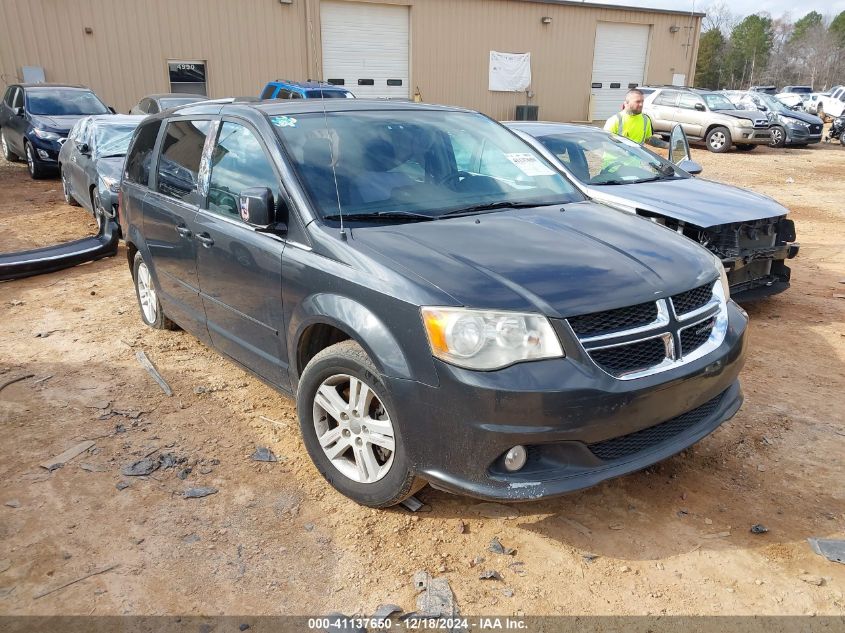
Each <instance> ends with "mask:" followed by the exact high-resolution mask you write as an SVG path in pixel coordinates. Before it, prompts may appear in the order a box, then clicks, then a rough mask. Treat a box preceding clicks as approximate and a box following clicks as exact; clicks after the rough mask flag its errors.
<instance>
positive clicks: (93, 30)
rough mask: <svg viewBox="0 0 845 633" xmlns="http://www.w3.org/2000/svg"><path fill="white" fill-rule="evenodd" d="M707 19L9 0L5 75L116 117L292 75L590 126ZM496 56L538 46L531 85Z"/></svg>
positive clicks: (646, 80) (315, 0) (660, 76)
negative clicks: (526, 110)
mask: <svg viewBox="0 0 845 633" xmlns="http://www.w3.org/2000/svg"><path fill="white" fill-rule="evenodd" d="M702 16H703V14H700V13H690V12H686V13H684V12H679V11H662V10H648V9H630V8H624V7H618V6H611V5H598V4H582V3H581V2H568V1H558V0H369V1H367V2H358V1H351V0H0V78H2V79H3V80H4V82H5V83H6V84H9V83H13V82H15V81H20V80H23V79H24V75H25V74H26V75H30V74H32V73H35V74H36V75H38V74H40V73H42V72H43V75H44V77H45V78H46V80H47V81H50V82H61V83H79V84H85V85H88V86H90V87H91V88H93V89H94V90H95V91H96V92H97V93H98V94H99V95H100V96H101V97H102V98H103V99H104V100H105V101H106V103H108V104H109V105H112V106H114V107H115V108H116V109H117V110H118V111H122V112H126V111H128V110H129V108H130V107H132V105H134V104H135V103H137V102H138V100H139V99H140V98H141V97H142V96H144V95H147V94H151V93H161V92H171V91H173V92H176V91H179V92H183V91H189V92H201V93H205V94H208V95H209V96H211V97H224V96H234V95H255V96H257V95H258V94H259V93H260V91H261V88H262V87H263V85H264V84H265V83H266V82H267V81H268V80H271V79H277V78H286V79H291V80H305V79H322V80H330V81H332V82H333V83H337V84H343V85H344V86H345V87H347V88H348V89H350V90H352V92H354V93H355V94H356V95H358V96H360V97H366V96H379V97H393V98H414V97H415V96H416V97H417V98H421V99H422V100H424V101H427V102H432V103H445V104H452V105H460V106H464V107H469V108H474V109H477V110H481V111H482V112H485V113H487V114H489V115H491V116H493V117H495V118H498V119H509V118H514V116H515V111H516V106H518V105H526V104H531V105H536V106H538V107H539V116H540V118H541V119H547V120H559V121H583V120H596V119H603V118H606V117H608V116H610V115H611V114H612V113H613V112H616V111H618V109H619V107H620V104H621V102H622V96H623V95H624V93H625V91H626V90H627V89H628V87H629V86H632V85H636V84H670V83H675V84H685V83H689V81H690V78H691V77H693V76H694V74H695V58H696V53H697V48H698V35H699V31H700V21H701V18H702ZM492 51H497V52H502V53H530V73H531V83H530V86H529V87H528V89H527V90H525V91H521V92H500V91H491V90H490V87H491V86H490V83H489V78H490V66H491V52H492ZM25 69H26V70H25Z"/></svg>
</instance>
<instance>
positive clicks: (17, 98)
mask: <svg viewBox="0 0 845 633" xmlns="http://www.w3.org/2000/svg"><path fill="white" fill-rule="evenodd" d="M12 107H13V108H22V107H23V90H21V89H20V88H16V89H15V93H14V96H13V97H12Z"/></svg>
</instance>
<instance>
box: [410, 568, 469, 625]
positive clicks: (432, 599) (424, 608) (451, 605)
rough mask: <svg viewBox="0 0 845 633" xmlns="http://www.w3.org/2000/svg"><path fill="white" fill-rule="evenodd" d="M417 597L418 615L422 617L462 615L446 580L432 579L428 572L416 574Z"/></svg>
mask: <svg viewBox="0 0 845 633" xmlns="http://www.w3.org/2000/svg"><path fill="white" fill-rule="evenodd" d="M414 587H415V588H416V590H417V592H419V593H420V595H419V596H417V614H418V615H420V616H422V617H432V618H442V617H446V618H448V617H452V616H456V615H460V612H459V611H458V606H457V604H456V603H455V594H454V593H452V588H451V587H450V586H449V581H448V580H446V579H445V578H432V577H431V575H430V574H429V573H428V572H427V571H418V572H417V573H415V574H414Z"/></svg>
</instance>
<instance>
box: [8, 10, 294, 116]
mask: <svg viewBox="0 0 845 633" xmlns="http://www.w3.org/2000/svg"><path fill="white" fill-rule="evenodd" d="M305 24H306V22H305V5H304V3H303V2H301V1H300V0H295V1H294V3H293V4H290V5H288V4H280V3H279V1H278V0H176V1H174V0H0V73H2V79H3V80H4V81H5V83H12V82H13V81H16V80H18V78H19V77H18V75H19V73H20V72H21V67H22V66H43V67H44V69H45V71H46V76H47V80H48V81H54V82H62V83H81V84H85V85H87V86H90V87H91V88H93V89H94V90H95V91H96V92H97V94H99V95H100V96H101V97H102V98H103V99H104V100H105V101H106V103H108V104H109V105H112V106H114V107H115V108H117V109H118V110H119V111H122V112H126V111H128V110H129V108H130V107H132V105H134V104H135V103H137V102H138V100H139V99H140V98H141V97H142V96H144V95H146V94H151V93H156V92H169V91H170V86H169V80H168V72H167V60H168V59H178V60H205V61H207V72H208V76H207V79H208V91H209V94H210V95H212V96H216V97H222V96H231V95H258V93H259V91H260V89H261V87H262V86H263V85H264V83H266V82H267V80H268V79H271V78H276V77H286V76H289V77H292V78H300V77H302V75H303V74H305V73H306V41H307V40H306V27H305ZM85 27H90V28H91V29H93V34H91V35H87V34H86V33H85Z"/></svg>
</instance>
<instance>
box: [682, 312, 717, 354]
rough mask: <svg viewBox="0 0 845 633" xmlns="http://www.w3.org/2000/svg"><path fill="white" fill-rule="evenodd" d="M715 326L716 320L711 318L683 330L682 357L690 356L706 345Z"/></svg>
mask: <svg viewBox="0 0 845 633" xmlns="http://www.w3.org/2000/svg"><path fill="white" fill-rule="evenodd" d="M715 325H716V319H713V318H710V319H707V320H706V321H702V322H701V323H696V324H695V325H691V326H689V327H687V328H684V329H683V330H681V355H682V356H683V355H686V354H689V353H690V352H693V351H695V350H697V349H698V348H699V347H701V346H702V345H704V343H706V342H707V339H708V338H710V333H711V332H712V331H713V326H715Z"/></svg>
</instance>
